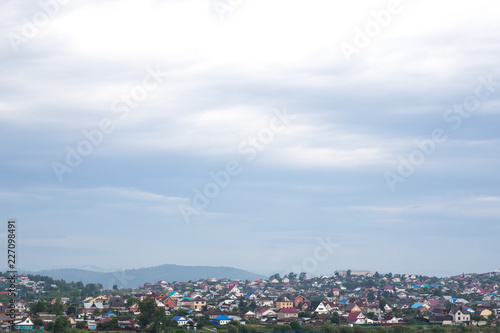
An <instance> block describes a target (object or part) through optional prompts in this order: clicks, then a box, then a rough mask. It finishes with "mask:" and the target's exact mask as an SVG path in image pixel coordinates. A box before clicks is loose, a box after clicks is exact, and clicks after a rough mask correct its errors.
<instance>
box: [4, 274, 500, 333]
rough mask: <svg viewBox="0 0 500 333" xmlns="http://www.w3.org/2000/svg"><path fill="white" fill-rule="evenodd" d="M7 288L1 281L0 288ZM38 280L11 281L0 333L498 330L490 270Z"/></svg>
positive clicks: (496, 280) (498, 280) (498, 277)
mask: <svg viewBox="0 0 500 333" xmlns="http://www.w3.org/2000/svg"><path fill="white" fill-rule="evenodd" d="M6 281H7V278H6V277H3V276H2V277H0V285H4V284H6V283H7V282H6ZM47 281H49V280H47V279H45V280H43V279H42V278H41V277H30V276H29V275H26V274H22V275H19V276H18V279H17V283H18V286H19V293H18V294H19V295H18V296H17V297H16V300H15V303H14V304H15V305H14V306H13V307H12V308H8V306H7V303H8V300H7V295H6V292H5V291H2V292H1V293H0V297H1V298H0V300H2V304H0V320H1V321H2V323H3V324H2V330H3V331H22V332H43V331H52V332H55V333H59V332H64V331H67V329H75V330H106V331H111V330H131V331H139V330H147V331H155V332H159V331H171V332H179V333H180V332H186V331H187V332H189V329H190V328H191V329H192V330H194V331H196V330H198V331H200V330H205V331H206V332H219V331H220V332H222V331H227V332H243V333H245V332H260V331H318V332H319V331H321V332H325V333H329V332H335V331H336V330H339V329H344V328H345V329H354V332H360V329H361V330H362V329H363V328H365V329H366V328H373V327H379V328H380V327H381V328H384V327H389V328H392V329H393V331H398V330H400V329H409V328H412V327H417V328H420V329H422V330H423V329H424V328H429V327H430V328H432V331H433V332H439V329H442V328H443V327H461V328H470V327H476V328H477V327H480V328H483V329H490V330H491V329H498V326H499V323H500V320H499V311H500V301H499V297H498V289H499V287H500V271H499V270H496V271H493V272H490V273H485V274H462V275H458V276H454V277H448V278H437V277H427V276H421V275H411V274H391V273H389V274H379V273H377V272H370V271H354V270H352V271H351V270H344V271H336V272H335V274H334V275H333V276H326V275H324V276H319V277H313V278H311V277H307V276H306V274H305V273H301V274H299V275H297V274H295V273H289V274H287V275H283V276H280V275H279V274H274V275H272V276H270V277H269V278H268V279H266V280H264V279H257V280H255V281H241V280H229V279H215V278H213V279H202V280H198V281H184V282H173V283H168V282H166V281H157V282H155V283H145V284H144V285H142V286H139V287H138V288H135V289H130V288H129V289H119V288H118V287H117V286H116V285H115V286H113V288H112V289H103V288H102V286H100V285H93V284H89V285H86V286H83V284H82V283H81V282H79V283H74V282H72V283H66V282H65V281H57V280H56V281H52V282H54V283H50V281H49V283H50V284H49V283H47ZM3 288H5V286H3V287H2V290H3ZM63 289H64V290H63ZM82 292H83V295H82ZM85 293H87V295H85ZM89 294H90V295H89ZM341 331H342V332H344V331H345V330H341ZM339 332H340V331H339ZM345 332H347V331H345Z"/></svg>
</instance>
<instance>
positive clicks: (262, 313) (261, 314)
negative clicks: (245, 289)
mask: <svg viewBox="0 0 500 333" xmlns="http://www.w3.org/2000/svg"><path fill="white" fill-rule="evenodd" d="M269 317H276V312H274V311H273V310H271V309H268V308H263V309H261V310H259V311H258V312H257V318H269Z"/></svg>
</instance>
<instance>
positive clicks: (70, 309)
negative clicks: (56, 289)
mask: <svg viewBox="0 0 500 333" xmlns="http://www.w3.org/2000/svg"><path fill="white" fill-rule="evenodd" d="M74 313H76V306H74V305H70V306H68V309H67V310H66V314H67V315H68V316H69V315H71V314H74Z"/></svg>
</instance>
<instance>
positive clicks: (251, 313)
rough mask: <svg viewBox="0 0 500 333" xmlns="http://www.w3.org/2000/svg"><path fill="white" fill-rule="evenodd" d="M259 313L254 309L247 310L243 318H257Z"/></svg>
mask: <svg viewBox="0 0 500 333" xmlns="http://www.w3.org/2000/svg"><path fill="white" fill-rule="evenodd" d="M256 317H257V315H256V314H255V312H253V311H250V310H249V311H247V312H245V313H244V314H243V318H256Z"/></svg>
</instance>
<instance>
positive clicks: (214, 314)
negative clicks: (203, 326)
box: [205, 308, 223, 319]
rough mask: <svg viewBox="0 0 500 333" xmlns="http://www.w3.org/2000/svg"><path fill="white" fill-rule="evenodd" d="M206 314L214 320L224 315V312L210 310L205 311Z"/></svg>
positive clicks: (214, 309)
mask: <svg viewBox="0 0 500 333" xmlns="http://www.w3.org/2000/svg"><path fill="white" fill-rule="evenodd" d="M205 314H206V315H208V319H214V318H217V317H218V316H220V315H223V313H222V311H220V310H219V309H216V308H211V309H208V310H207V311H205Z"/></svg>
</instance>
